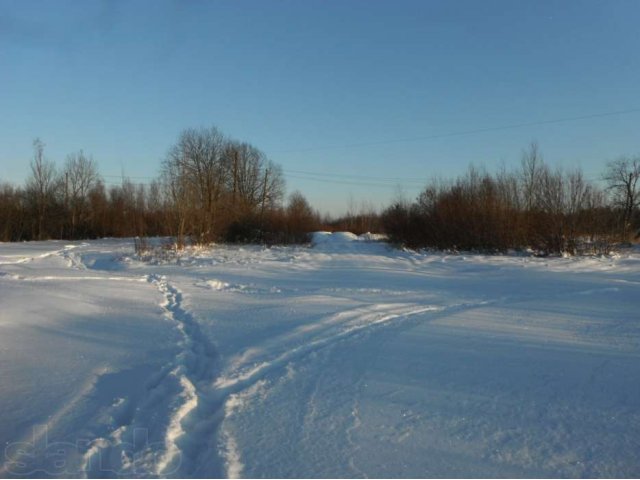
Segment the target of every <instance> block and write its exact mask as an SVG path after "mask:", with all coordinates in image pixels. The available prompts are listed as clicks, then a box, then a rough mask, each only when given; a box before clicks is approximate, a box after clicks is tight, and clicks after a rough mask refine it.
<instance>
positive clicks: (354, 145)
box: [272, 107, 640, 153]
mask: <svg viewBox="0 0 640 480" xmlns="http://www.w3.org/2000/svg"><path fill="white" fill-rule="evenodd" d="M638 112H640V107H636V108H629V109H627V110H616V111H612V112H602V113H592V114H589V115H580V116H577V117H565V118H556V119H553V120H539V121H535V122H525V123H513V124H509V125H501V126H497V127H486V128H477V129H473V130H461V131H459V132H450V133H442V134H435V135H426V136H421V137H408V138H397V139H391V140H379V141H374V142H359V143H346V144H342V145H325V146H319V147H309V148H299V149H290V150H274V151H272V153H298V152H314V151H319V150H337V149H341V148H358V147H369V146H375V145H390V144H394V143H406V142H419V141H423V140H435V139H439V138H449V137H460V136H464V135H472V134H475V133H487V132H498V131H501V130H513V129H516V128H523V127H534V126H539V125H552V124H557V123H566V122H574V121H578V120H588V119H591V118H601V117H611V116H615V115H627V114H631V113H638Z"/></svg>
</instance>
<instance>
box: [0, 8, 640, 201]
mask: <svg viewBox="0 0 640 480" xmlns="http://www.w3.org/2000/svg"><path fill="white" fill-rule="evenodd" d="M639 20H640V2H638V1H636V0H628V1H607V2H602V1H580V2H578V1H569V0H563V1H544V0H536V1H533V0H531V1H517V0H509V1H475V0H474V1H426V0H423V1H384V2H383V1H372V0H369V1H364V0H350V1H347V0H341V1H312V0H310V1H297V0H296V1H293V0H292V1H289V0H278V1H276V0H260V1H222V0H220V1H207V2H205V1H177V0H171V1H169V0H164V1H162V0H153V1H140V0H132V1H117V0H116V1H75V2H65V1H55V2H54V1H48V0H45V1H24V0H21V1H8V0H0V180H9V181H13V182H22V181H23V180H24V179H25V178H26V176H27V175H28V171H29V161H30V158H31V155H32V146H31V144H32V140H33V139H34V138H35V137H40V138H41V139H42V140H43V141H44V142H45V144H46V147H45V153H46V155H47V157H48V158H50V159H52V160H55V161H56V162H58V163H59V164H62V162H63V161H64V158H65V156H66V155H67V154H68V153H71V152H74V151H77V150H79V149H84V151H85V152H88V153H90V154H92V155H93V157H94V158H95V160H96V161H97V162H98V164H99V165H100V170H101V172H102V173H103V174H104V175H109V177H107V178H106V179H107V181H109V182H111V181H113V182H116V181H117V178H116V177H117V176H118V175H120V174H121V172H122V171H124V172H125V174H126V175H129V176H132V177H135V180H137V181H140V182H147V181H149V177H153V176H155V175H156V174H157V173H158V169H159V165H160V162H161V160H162V158H163V157H164V155H165V153H166V151H167V149H168V148H169V147H170V146H171V144H172V143H173V142H175V140H176V138H177V136H178V134H179V133H180V131H181V130H183V129H184V128H188V127H200V126H211V125H215V126H217V127H218V128H220V129H221V130H222V131H224V132H225V133H227V134H228V135H230V136H232V137H234V138H237V139H241V140H246V141H249V142H251V143H253V144H254V145H256V146H257V147H259V148H261V149H262V150H263V151H265V152H266V153H267V155H268V156H269V157H270V158H271V159H272V160H274V161H275V162H277V163H279V164H280V165H282V167H283V169H284V171H285V173H286V175H287V177H288V178H287V183H288V188H289V191H293V190H295V189H299V190H301V191H302V192H303V193H304V194H305V195H306V196H307V197H308V198H309V200H310V201H311V202H312V203H313V204H314V205H315V206H317V207H319V208H320V209H321V210H322V211H331V212H339V211H341V210H344V208H346V205H347V203H348V201H349V199H350V198H353V200H354V201H355V202H356V203H359V202H369V203H372V204H373V205H375V206H379V205H383V204H385V203H387V202H388V201H389V200H390V198H392V197H393V196H394V195H396V194H397V192H398V186H401V188H402V189H403V190H404V192H405V194H406V195H407V196H409V197H413V196H415V194H416V193H418V190H419V187H420V185H421V182H422V180H423V179H427V178H429V177H431V176H433V175H441V176H452V175H457V174H459V173H461V172H463V171H464V170H465V169H466V168H467V166H468V165H469V164H470V163H475V164H476V165H484V166H486V167H487V168H488V169H489V170H493V169H495V168H497V167H498V166H499V165H500V164H502V163H504V164H506V165H507V166H514V167H515V166H516V165H517V164H518V162H519V160H520V156H521V152H522V150H523V149H524V148H525V147H526V146H527V144H528V143H530V142H531V141H532V140H537V141H538V142H539V144H540V147H541V149H542V151H543V154H544V155H545V158H546V160H547V161H549V162H550V163H552V164H557V165H560V166H563V167H565V168H571V167H574V166H580V167H582V168H583V169H584V170H585V172H586V173H587V175H588V176H590V177H594V178H595V177H596V176H597V175H598V174H599V173H600V172H601V170H602V168H603V166H604V163H605V162H606V161H607V160H609V159H612V158H615V157H618V156H620V155H625V154H628V155H632V154H638V153H640V140H639V139H640V135H639V129H638V126H639V125H640V111H635V112H628V113H625V114H618V115H607V116H600V117H594V118H588V119H582V120H573V121H567V122H562V123H550V124H544V125H530V126H527V127H521V128H510V129H504V130H495V131H489V132H478V133H474V134H466V135H458V136H448V134H451V133H456V132H466V131H474V130H482V129H490V128H493V127H500V126H509V125H516V124H525V123H536V122H542V121H546V120H557V119H566V118H574V117H581V116H586V115H591V114H600V113H608V112H617V111H623V110H630V109H640V54H639V53H638V52H640V28H638V21H639ZM301 172H317V173H321V174H323V176H315V175H314V178H316V179H320V180H321V181H316V180H310V179H309V178H308V177H309V175H308V174H305V173H301ZM302 177H307V178H306V179H305V178H302ZM378 177H379V178H378ZM358 184H361V185H358Z"/></svg>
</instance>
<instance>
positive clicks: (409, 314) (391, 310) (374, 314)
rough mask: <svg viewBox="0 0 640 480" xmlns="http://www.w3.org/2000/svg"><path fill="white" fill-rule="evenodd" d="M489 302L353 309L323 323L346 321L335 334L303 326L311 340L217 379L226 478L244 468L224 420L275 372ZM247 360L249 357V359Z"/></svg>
mask: <svg viewBox="0 0 640 480" xmlns="http://www.w3.org/2000/svg"><path fill="white" fill-rule="evenodd" d="M491 303H493V302H489V301H482V302H476V303H463V304H456V305H450V306H435V305H416V304H406V303H405V304H384V305H378V304H374V305H369V306H368V307H367V308H362V307H359V308H357V309H355V312H358V313H357V314H356V315H353V312H345V311H342V312H338V313H336V314H334V315H331V316H330V317H328V318H327V319H325V321H324V322H323V323H325V324H329V325H334V324H336V323H337V320H339V319H341V318H347V319H348V320H349V322H346V325H344V324H343V325H340V326H341V327H343V328H341V329H340V328H338V329H337V331H336V328H330V329H329V330H328V331H326V330H325V331H322V332H319V334H318V335H316V336H315V338H313V337H312V335H313V333H314V332H316V330H317V329H316V328H312V329H307V328H304V327H303V328H302V329H301V331H300V333H301V334H302V335H301V336H302V337H312V338H309V339H308V340H307V341H304V342H302V344H300V345H299V346H297V347H293V348H287V349H286V350H285V351H284V353H281V354H279V355H276V356H274V357H272V358H271V359H267V360H264V361H262V362H260V363H257V364H254V365H252V366H250V367H247V368H243V367H242V366H238V368H237V369H236V372H235V373H233V374H227V375H225V376H220V377H218V379H217V380H216V382H215V384H214V387H215V388H216V389H217V391H218V394H219V396H220V397H221V398H225V399H226V401H225V409H224V410H225V411H224V418H223V419H222V424H221V427H220V432H219V434H220V439H221V441H222V442H224V444H223V446H222V448H223V451H222V453H221V455H222V456H223V457H224V458H225V459H226V476H227V477H228V478H239V477H240V476H241V474H242V470H243V467H244V465H243V464H242V456H241V452H240V448H239V446H238V442H237V440H236V438H235V437H234V435H233V432H232V431H231V430H230V428H228V427H227V426H225V421H227V420H230V419H231V417H232V416H233V415H234V414H235V412H236V411H238V410H241V409H242V408H244V407H246V403H248V402H250V401H251V400H252V398H253V397H254V396H255V395H253V394H252V393H253V391H254V390H256V387H257V386H260V387H261V388H262V387H264V386H265V383H266V380H265V378H266V377H267V376H268V375H270V374H272V373H273V372H274V371H279V370H281V371H286V374H285V376H287V375H289V376H290V375H291V374H290V372H291V370H292V368H291V365H292V364H294V363H295V362H297V361H300V360H302V359H304V358H306V357H307V356H309V355H312V354H314V353H316V352H318V351H321V350H324V349H326V348H331V347H333V346H335V345H336V344H338V343H339V342H342V341H347V340H350V339H353V338H356V337H357V336H359V335H362V334H367V333H369V332H371V331H372V330H374V329H378V328H386V327H391V326H395V327H396V328H403V327H405V326H406V323H407V322H408V321H410V320H413V319H416V317H418V316H419V315H421V314H424V313H433V314H436V315H437V314H438V313H440V314H445V313H446V314H449V313H453V312H458V311H463V310H467V309H473V308H478V307H482V306H485V305H489V304H491ZM430 318H435V317H430ZM284 340H285V341H286V340H291V336H290V335H285V336H284ZM284 346H286V345H284ZM249 357H250V358H252V356H249ZM250 358H245V360H249V359H250ZM239 403H243V404H245V405H240V406H239V405H238V404H239ZM354 408H355V410H354V411H352V416H353V419H354V423H353V425H352V427H351V428H350V429H349V432H348V438H349V439H351V435H352V433H353V432H354V431H355V430H357V428H358V427H359V426H360V423H359V418H358V414H357V405H355V406H354ZM354 412H355V413H354ZM352 468H353V470H354V472H356V473H358V474H362V475H363V476H364V474H363V472H360V471H359V469H357V467H356V466H355V465H352Z"/></svg>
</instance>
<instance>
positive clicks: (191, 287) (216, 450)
mask: <svg viewBox="0 0 640 480" xmlns="http://www.w3.org/2000/svg"><path fill="white" fill-rule="evenodd" d="M372 240H373V237H371V236H369V237H366V238H363V237H355V236H353V235H350V234H333V235H330V234H326V233H324V234H320V233H319V234H317V235H315V237H314V246H313V247H311V248H307V247H273V248H271V249H267V248H261V247H229V246H215V247H212V248H210V249H199V250H190V251H188V252H185V253H184V254H183V255H181V256H180V257H179V258H178V259H177V260H175V261H171V262H144V261H140V260H137V259H135V258H134V257H133V242H132V241H130V240H128V241H127V240H102V241H92V242H33V243H22V244H0V306H1V310H0V393H1V395H0V444H1V445H3V446H4V456H3V457H2V459H1V461H0V476H5V477H18V476H73V477H83V476H88V477H114V476H118V475H124V476H134V477H149V476H169V477H172V476H187V477H203V476H204V477H211V476H214V477H215V476H229V477H241V476H247V477H442V476H444V477H487V476H489V477H505V476H510V477H511V476H516V477H528V476H538V477H540V476H543V477H548V476H554V477H632V476H636V477H637V476H639V475H640V453H639V452H640V382H639V380H640V362H639V361H638V360H639V359H640V358H639V357H640V314H639V313H638V312H639V310H640V295H639V292H640V289H639V287H640V254H639V253H637V252H636V253H634V252H627V253H625V254H622V255H619V256H613V257H601V258H596V257H593V258H554V259H552V258H549V259H539V258H532V257H522V256H519V257H518V256H483V255H447V254H442V253H430V254H420V253H415V252H402V251H398V250H393V249H391V248H389V247H388V246H387V245H386V244H384V243H381V242H374V241H372Z"/></svg>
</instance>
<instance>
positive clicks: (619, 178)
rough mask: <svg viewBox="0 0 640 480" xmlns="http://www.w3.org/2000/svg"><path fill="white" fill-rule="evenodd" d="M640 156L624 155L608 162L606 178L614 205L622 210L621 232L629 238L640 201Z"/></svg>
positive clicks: (624, 236)
mask: <svg viewBox="0 0 640 480" xmlns="http://www.w3.org/2000/svg"><path fill="white" fill-rule="evenodd" d="M639 178H640V157H635V158H628V157H622V158H619V159H617V160H614V161H611V162H609V163H607V170H606V172H605V174H604V180H605V181H606V182H607V185H608V191H609V192H610V194H611V196H612V199H613V202H614V205H615V206H616V207H617V208H618V209H620V212H621V222H622V225H621V227H622V228H621V233H622V236H623V238H625V239H627V238H628V236H629V233H630V232H631V230H632V228H633V215H634V212H635V210H636V209H637V208H638V205H639V203H640V188H638V179H639Z"/></svg>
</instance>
